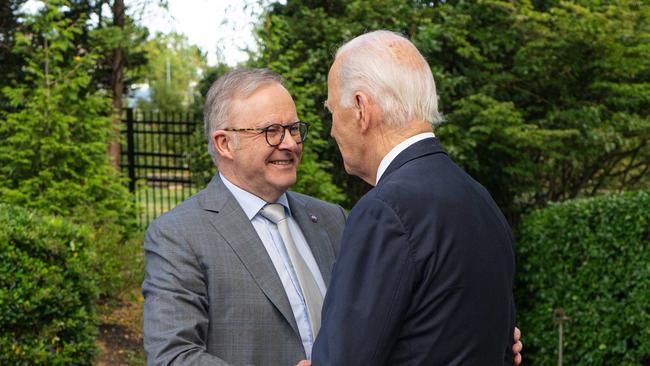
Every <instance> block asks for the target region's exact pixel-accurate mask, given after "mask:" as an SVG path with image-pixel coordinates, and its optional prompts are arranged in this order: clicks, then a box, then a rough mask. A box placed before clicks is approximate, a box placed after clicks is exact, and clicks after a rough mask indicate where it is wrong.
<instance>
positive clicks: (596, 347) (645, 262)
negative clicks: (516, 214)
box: [515, 191, 650, 365]
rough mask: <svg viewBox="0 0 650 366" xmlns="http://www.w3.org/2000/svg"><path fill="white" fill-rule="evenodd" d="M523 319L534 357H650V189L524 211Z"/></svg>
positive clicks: (590, 360) (545, 360)
mask: <svg viewBox="0 0 650 366" xmlns="http://www.w3.org/2000/svg"><path fill="white" fill-rule="evenodd" d="M517 252H518V257H519V258H518V268H519V270H518V273H517V278H518V281H519V282H518V284H517V288H516V290H515V294H516V296H517V300H518V304H517V306H518V309H517V311H518V320H517V324H518V325H519V326H520V327H521V328H522V329H523V331H524V333H525V337H524V339H525V340H526V352H525V357H526V359H527V362H526V363H527V364H535V365H551V364H554V363H555V362H556V360H557V357H558V356H557V352H558V349H557V348H558V326H557V325H556V324H554V322H553V312H554V310H555V309H557V308H563V309H564V310H565V312H566V315H567V316H568V317H570V318H571V322H570V323H568V324H567V325H566V326H565V328H564V361H565V364H567V365H650V192H648V191H646V192H634V193H625V194H612V195H607V196H602V197H597V198H592V199H579V200H575V201H567V202H565V203H561V204H554V205H551V206H549V207H548V208H546V209H542V210H539V211H536V212H534V213H532V214H530V215H529V216H527V217H525V218H524V220H523V222H522V226H521V230H520V239H519V245H518V248H517Z"/></svg>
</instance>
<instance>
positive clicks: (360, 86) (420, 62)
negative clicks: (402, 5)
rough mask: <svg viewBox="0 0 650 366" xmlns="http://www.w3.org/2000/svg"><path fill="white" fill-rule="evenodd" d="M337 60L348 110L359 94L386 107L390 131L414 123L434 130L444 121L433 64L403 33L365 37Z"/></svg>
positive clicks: (344, 49) (340, 52)
mask: <svg viewBox="0 0 650 366" xmlns="http://www.w3.org/2000/svg"><path fill="white" fill-rule="evenodd" d="M339 57H340V59H339ZM336 59H339V62H340V63H339V67H338V75H336V76H337V77H338V81H339V83H340V84H339V85H340V86H341V100H340V103H341V105H342V106H344V107H352V106H353V97H354V93H356V92H359V91H360V92H364V93H366V94H368V95H370V96H371V97H372V98H373V99H374V101H375V102H376V103H377V104H379V105H380V106H381V107H382V110H383V112H384V120H385V123H386V124H387V125H389V126H393V127H405V126H406V124H407V123H409V122H410V121H414V120H419V121H427V122H429V123H430V124H432V125H434V126H435V125H438V124H440V123H441V122H442V116H441V115H440V113H439V112H438V96H437V94H436V84H435V81H434V80H433V75H432V73H431V69H430V68H429V64H428V63H427V61H426V60H425V59H424V57H423V56H422V54H420V52H419V51H418V50H417V48H416V47H415V45H413V43H411V41H409V40H408V39H406V38H405V37H404V36H402V35H401V34H399V33H394V32H390V31H385V30H381V31H374V32H370V33H366V34H363V35H361V36H359V37H356V38H354V39H352V40H351V41H349V42H347V43H345V44H344V45H343V46H341V47H340V48H339V49H338V50H337V52H336Z"/></svg>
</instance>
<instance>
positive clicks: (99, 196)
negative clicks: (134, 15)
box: [0, 1, 135, 235]
mask: <svg viewBox="0 0 650 366" xmlns="http://www.w3.org/2000/svg"><path fill="white" fill-rule="evenodd" d="M64 4H65V2H64V1H50V2H47V3H46V4H45V6H44V7H43V8H42V9H41V10H40V11H39V13H38V14H36V15H34V16H28V17H26V19H25V25H26V31H21V32H17V33H16V45H15V47H14V52H15V53H16V54H17V55H19V57H20V58H21V59H22V60H23V61H24V62H25V65H26V66H24V67H23V73H24V79H23V80H22V81H21V82H19V83H16V85H14V86H5V87H3V88H2V94H3V95H4V96H5V98H7V99H8V100H9V103H10V106H11V109H10V110H2V111H0V200H1V201H2V202H5V203H10V204H14V205H18V206H23V207H33V208H39V209H41V210H42V211H43V212H48V213H53V214H58V215H64V216H70V217H73V218H75V220H76V221H81V222H86V223H90V224H92V225H93V226H94V227H102V226H105V225H108V224H110V223H116V224H118V226H116V227H115V230H116V231H117V234H118V235H119V234H125V233H126V232H127V231H128V229H129V228H130V227H132V225H133V224H134V223H133V220H134V218H135V215H134V210H133V205H132V204H131V199H130V196H129V194H128V191H127V190H126V188H125V187H124V185H123V184H122V182H121V180H120V179H119V177H118V173H117V172H116V171H115V170H114V169H113V168H112V167H111V166H110V164H109V161H108V156H107V154H106V151H107V143H108V141H109V136H110V132H111V127H110V121H109V118H107V116H109V115H110V98H109V96H108V95H107V93H106V92H105V91H102V90H93V88H91V75H92V71H93V69H94V67H95V65H96V60H97V58H98V55H96V54H94V53H93V52H91V51H84V50H78V51H80V52H79V53H78V54H76V55H75V56H73V57H69V56H68V55H69V51H70V50H72V49H75V47H74V44H73V40H74V37H75V36H76V35H78V34H79V33H80V32H81V31H82V28H83V26H84V24H85V23H86V22H87V21H88V19H87V18H85V17H80V18H77V19H70V18H67V17H64V15H63V14H62V12H61V6H62V5H64Z"/></svg>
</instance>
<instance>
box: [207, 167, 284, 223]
mask: <svg viewBox="0 0 650 366" xmlns="http://www.w3.org/2000/svg"><path fill="white" fill-rule="evenodd" d="M219 177H221V181H222V182H223V184H224V185H225V186H226V188H228V190H229V191H230V193H232V195H233V196H235V200H237V203H239V206H241V208H242V210H244V213H245V214H246V217H248V219H249V220H252V219H253V218H254V217H255V215H257V213H258V212H260V210H261V209H262V208H263V207H264V206H266V204H267V202H266V201H264V200H263V199H261V198H259V197H257V196H256V195H254V194H252V193H250V192H248V191H245V190H243V189H241V188H239V187H237V186H236V185H234V184H233V183H231V182H230V181H229V180H228V179H226V177H224V176H223V174H221V173H219ZM268 203H271V202H268ZM277 203H279V204H281V205H282V206H284V207H285V209H286V210H287V212H288V214H287V216H289V217H290V216H291V209H290V208H289V200H288V199H287V194H286V192H285V193H282V196H280V197H279V198H278V201H277Z"/></svg>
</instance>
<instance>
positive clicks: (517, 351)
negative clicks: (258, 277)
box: [301, 327, 524, 366]
mask: <svg viewBox="0 0 650 366" xmlns="http://www.w3.org/2000/svg"><path fill="white" fill-rule="evenodd" d="M520 339H521V331H520V330H519V328H517V327H515V333H514V341H515V343H513V344H512V352H513V353H514V354H515V360H514V361H515V365H520V364H521V350H522V349H523V348H524V345H523V343H521V341H520ZM301 366H302V365H301ZM306 366H308V365H306Z"/></svg>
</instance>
